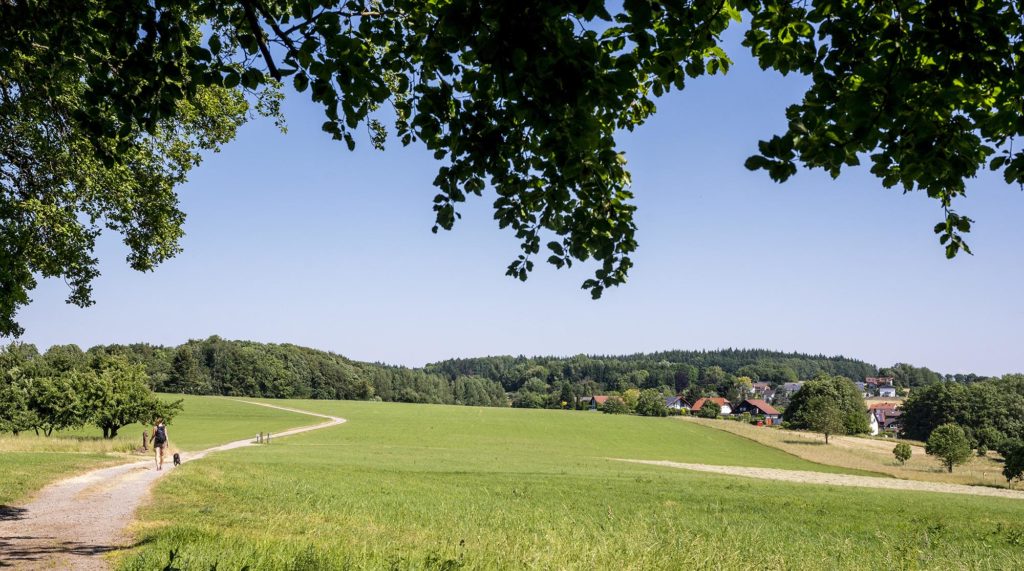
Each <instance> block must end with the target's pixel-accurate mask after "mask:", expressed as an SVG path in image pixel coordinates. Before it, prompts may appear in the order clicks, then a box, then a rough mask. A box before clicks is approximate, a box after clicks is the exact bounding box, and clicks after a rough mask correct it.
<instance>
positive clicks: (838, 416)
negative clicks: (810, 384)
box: [804, 396, 846, 444]
mask: <svg viewBox="0 0 1024 571" xmlns="http://www.w3.org/2000/svg"><path fill="white" fill-rule="evenodd" d="M804 418H805V419H806V421H807V427H808V428H810V429H811V430H813V431H814V432H820V433H822V434H824V435H825V444H828V437H829V435H830V434H846V424H845V422H844V421H843V411H842V410H841V409H840V408H839V403H838V402H837V401H836V400H835V399H831V398H829V397H827V396H816V397H812V398H811V399H810V400H808V401H807V404H806V405H805V410H804Z"/></svg>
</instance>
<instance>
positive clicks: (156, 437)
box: [153, 418, 167, 470]
mask: <svg viewBox="0 0 1024 571" xmlns="http://www.w3.org/2000/svg"><path fill="white" fill-rule="evenodd" d="M166 447H167V425H165V424H164V419H162V418H158V419H156V425H155V426H153V452H154V454H155V455H156V469H157V470H163V469H164V448H166Z"/></svg>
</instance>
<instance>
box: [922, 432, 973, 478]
mask: <svg viewBox="0 0 1024 571" xmlns="http://www.w3.org/2000/svg"><path fill="white" fill-rule="evenodd" d="M925 452H926V453H927V454H928V455H930V456H935V457H936V458H938V459H939V460H941V461H942V464H943V465H944V466H946V468H947V469H948V470H949V471H950V472H952V471H953V466H957V465H960V464H963V463H964V462H967V460H968V459H969V458H970V457H971V443H970V441H968V440H967V435H966V434H965V433H964V429H963V428H961V427H960V426H959V425H957V424H943V425H942V426H940V427H938V428H936V429H935V430H933V431H932V434H931V436H929V437H928V444H927V446H926V447H925Z"/></svg>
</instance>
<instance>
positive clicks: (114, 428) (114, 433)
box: [110, 426, 121, 438]
mask: <svg viewBox="0 0 1024 571" xmlns="http://www.w3.org/2000/svg"><path fill="white" fill-rule="evenodd" d="M119 428H121V427H120V426H111V427H110V438H117V430H118V429H119Z"/></svg>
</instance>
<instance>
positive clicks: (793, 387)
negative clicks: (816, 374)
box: [779, 383, 804, 395]
mask: <svg viewBox="0 0 1024 571" xmlns="http://www.w3.org/2000/svg"><path fill="white" fill-rule="evenodd" d="M803 386H804V384H803V383H783V384H782V386H781V387H779V391H782V392H785V393H787V394H790V395H791V394H793V393H795V392H797V391H799V390H800V387H803Z"/></svg>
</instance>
